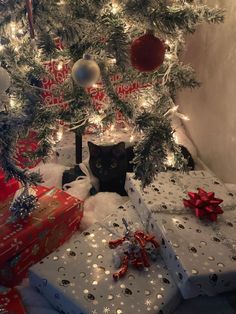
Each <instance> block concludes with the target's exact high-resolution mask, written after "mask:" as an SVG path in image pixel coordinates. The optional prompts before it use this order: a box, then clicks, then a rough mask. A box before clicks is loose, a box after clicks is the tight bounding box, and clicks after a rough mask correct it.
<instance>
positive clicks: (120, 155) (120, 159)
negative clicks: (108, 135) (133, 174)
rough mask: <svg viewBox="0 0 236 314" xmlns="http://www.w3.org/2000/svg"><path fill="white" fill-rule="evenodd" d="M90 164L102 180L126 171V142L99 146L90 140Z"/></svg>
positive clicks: (93, 171)
mask: <svg viewBox="0 0 236 314" xmlns="http://www.w3.org/2000/svg"><path fill="white" fill-rule="evenodd" d="M88 147H89V154H90V159H89V166H90V169H91V170H92V173H93V175H94V176H95V177H97V178H99V180H101V181H110V180H113V179H116V178H119V177H120V176H122V175H124V174H125V173H126V169H127V158H126V150H125V143H124V142H120V143H118V144H116V145H111V146H98V145H95V144H93V143H91V142H88Z"/></svg>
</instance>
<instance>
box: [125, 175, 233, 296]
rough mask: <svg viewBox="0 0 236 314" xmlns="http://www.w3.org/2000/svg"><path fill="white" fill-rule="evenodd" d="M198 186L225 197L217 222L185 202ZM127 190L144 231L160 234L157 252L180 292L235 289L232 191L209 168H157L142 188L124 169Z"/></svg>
mask: <svg viewBox="0 0 236 314" xmlns="http://www.w3.org/2000/svg"><path fill="white" fill-rule="evenodd" d="M198 187H201V188H203V189H205V190H206V191H208V192H210V191H213V192H215V195H216V197H219V198H221V199H223V200H224V202H223V203H222V204H221V205H222V208H223V210H224V213H223V215H220V216H218V220H217V222H212V221H209V220H205V219H203V220H200V219H199V218H197V217H196V216H195V214H194V212H193V210H191V209H187V208H185V207H184V205H183V198H186V197H187V192H188V191H191V192H196V191H197V188H198ZM126 190H127V192H128V194H129V197H130V199H131V201H132V203H133V204H134V205H135V206H136V209H137V211H138V214H139V215H140V218H141V219H142V221H143V222H144V223H145V224H146V228H147V231H149V232H152V233H154V234H155V236H156V237H157V238H159V239H161V249H160V252H161V255H162V257H163V259H164V261H165V262H166V264H167V267H168V268H169V269H170V272H171V274H172V277H173V278H174V280H175V282H176V284H177V285H178V287H179V288H180V290H181V293H182V295H183V297H184V298H192V297H196V296H198V295H209V296H211V295H217V294H219V293H222V292H225V291H229V290H233V289H236V229H235V228H236V211H235V207H236V206H235V204H236V198H235V195H234V194H232V193H231V192H229V191H228V190H227V189H226V188H225V186H224V184H223V183H222V182H220V181H219V180H218V179H217V178H215V177H213V176H212V175H211V174H209V173H208V172H203V171H193V172H189V173H188V174H182V173H177V172H175V173H173V172H168V173H161V174H159V175H158V176H157V178H156V179H155V181H154V182H153V183H152V184H151V185H150V186H149V187H147V188H145V189H144V190H142V189H141V186H140V182H139V181H137V180H135V179H134V178H133V174H128V176H127V180H126Z"/></svg>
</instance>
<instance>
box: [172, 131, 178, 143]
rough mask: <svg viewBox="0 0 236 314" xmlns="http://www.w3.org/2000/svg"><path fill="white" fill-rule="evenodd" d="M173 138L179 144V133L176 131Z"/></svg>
mask: <svg viewBox="0 0 236 314" xmlns="http://www.w3.org/2000/svg"><path fill="white" fill-rule="evenodd" d="M173 138H174V141H175V143H176V144H179V138H178V135H177V134H176V133H174V134H173Z"/></svg>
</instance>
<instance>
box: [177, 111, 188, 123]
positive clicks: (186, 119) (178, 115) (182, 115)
mask: <svg viewBox="0 0 236 314" xmlns="http://www.w3.org/2000/svg"><path fill="white" fill-rule="evenodd" d="M176 116H177V117H179V118H180V119H182V120H185V121H190V118H189V117H188V116H186V115H185V114H182V113H180V112H176Z"/></svg>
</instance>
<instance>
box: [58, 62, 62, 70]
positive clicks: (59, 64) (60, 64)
mask: <svg viewBox="0 0 236 314" xmlns="http://www.w3.org/2000/svg"><path fill="white" fill-rule="evenodd" d="M62 68H63V62H62V61H59V63H58V65H57V70H58V71H60V70H62Z"/></svg>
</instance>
